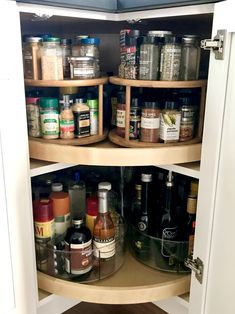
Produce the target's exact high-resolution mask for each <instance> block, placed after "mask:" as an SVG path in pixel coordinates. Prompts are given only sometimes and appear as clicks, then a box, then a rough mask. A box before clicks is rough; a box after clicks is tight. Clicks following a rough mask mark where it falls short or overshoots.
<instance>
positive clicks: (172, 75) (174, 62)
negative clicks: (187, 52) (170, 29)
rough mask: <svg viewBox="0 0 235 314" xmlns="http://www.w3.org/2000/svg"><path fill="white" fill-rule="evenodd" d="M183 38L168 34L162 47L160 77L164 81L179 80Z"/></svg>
mask: <svg viewBox="0 0 235 314" xmlns="http://www.w3.org/2000/svg"><path fill="white" fill-rule="evenodd" d="M180 62H181V38H180V37H176V36H166V37H165V43H164V45H163V47H162V55H161V65H160V72H161V74H160V79H161V80H162V81H177V80H179V75H180Z"/></svg>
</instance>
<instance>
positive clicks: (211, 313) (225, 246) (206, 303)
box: [189, 0, 235, 314]
mask: <svg viewBox="0 0 235 314" xmlns="http://www.w3.org/2000/svg"><path fill="white" fill-rule="evenodd" d="M234 6H235V3H234V1H233V0H231V1H230V0H228V1H226V2H221V3H218V4H216V5H215V13H214V21H213V36H215V35H216V33H217V30H221V29H226V30H227V35H226V39H225V42H224V59H223V60H216V59H215V55H214V53H213V52H211V56H210V70H209V77H208V90H207V100H206V115H205V124H204V125H205V126H204V135H203V148H202V157H201V173H200V186H199V199H198V213H197V226H196V241H195V250H194V258H196V257H199V258H200V259H201V260H202V261H203V263H204V274H203V282H202V284H200V283H199V282H198V281H197V279H196V278H195V276H194V274H193V275H192V283H191V295H190V311H189V313H190V314H200V313H201V314H220V313H226V314H232V313H235V307H234V300H233V295H234V286H233V288H232V280H234V278H235V274H234V265H232V264H233V261H234V250H232V247H233V245H234V236H233V222H234V218H235V214H234V212H235V211H234V199H233V195H232V193H233V191H232V189H231V187H230V189H229V186H230V185H233V186H234V184H233V181H232V180H233V175H234V171H235V169H234V145H233V142H234V134H235V133H234V131H235V127H234V125H235V124H234V118H233V117H234V92H235V91H234V90H233V99H232V86H233V88H234V84H235V83H234V68H235V57H234V54H235V49H234V40H235V39H234V35H233V32H234V31H235V19H234V16H233V13H234ZM213 36H212V37H213ZM232 62H233V63H232ZM231 69H232V70H231ZM230 70H231V71H233V72H232V73H231V71H230ZM232 100H233V103H232ZM232 107H233V110H232ZM229 119H230V121H229ZM232 123H233V127H232ZM229 128H230V129H229ZM221 140H222V141H221ZM230 145H232V147H230ZM225 147H226V148H227V151H225ZM232 148H233V150H232ZM229 149H231V150H229ZM232 154H233V155H232ZM232 157H233V160H232ZM226 158H227V160H226ZM228 162H230V164H231V168H230V169H228V168H227V167H228ZM232 162H233V164H232ZM224 167H226V169H227V173H225V169H224ZM227 189H228V190H227ZM225 190H226V191H227V194H224V193H225ZM229 191H230V193H231V195H229ZM224 198H227V199H226V205H225V206H226V208H224V207H223V199H224ZM224 201H225V200H224ZM232 206H233V207H232ZM229 215H230V216H229ZM227 224H228V228H227V229H226V226H227ZM231 252H232V253H231ZM230 253H231V254H230ZM231 289H233V290H231Z"/></svg>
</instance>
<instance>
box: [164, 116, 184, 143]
mask: <svg viewBox="0 0 235 314" xmlns="http://www.w3.org/2000/svg"><path fill="white" fill-rule="evenodd" d="M180 120H181V114H180V113H179V112H177V113H176V112H175V113H170V112H166V113H161V114H160V138H161V139H162V140H164V141H178V140H179V133H180Z"/></svg>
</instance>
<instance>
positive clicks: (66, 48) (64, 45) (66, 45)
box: [60, 38, 72, 78]
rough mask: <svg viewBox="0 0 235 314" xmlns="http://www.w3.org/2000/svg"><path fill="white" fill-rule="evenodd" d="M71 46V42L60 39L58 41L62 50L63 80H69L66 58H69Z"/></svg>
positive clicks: (68, 67)
mask: <svg viewBox="0 0 235 314" xmlns="http://www.w3.org/2000/svg"><path fill="white" fill-rule="evenodd" d="M71 44H72V40H71V39H67V38H62V39H61V40H60V46H61V49H62V60H63V75H64V78H70V65H69V61H68V57H70V56H71V54H72V51H71Z"/></svg>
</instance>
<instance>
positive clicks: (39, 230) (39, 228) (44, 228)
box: [34, 219, 55, 241]
mask: <svg viewBox="0 0 235 314" xmlns="http://www.w3.org/2000/svg"><path fill="white" fill-rule="evenodd" d="M34 233H35V237H36V238H37V239H41V240H46V241H49V240H50V239H51V238H53V237H54V235H55V222H54V219H53V220H49V221H47V222H38V221H34Z"/></svg>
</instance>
